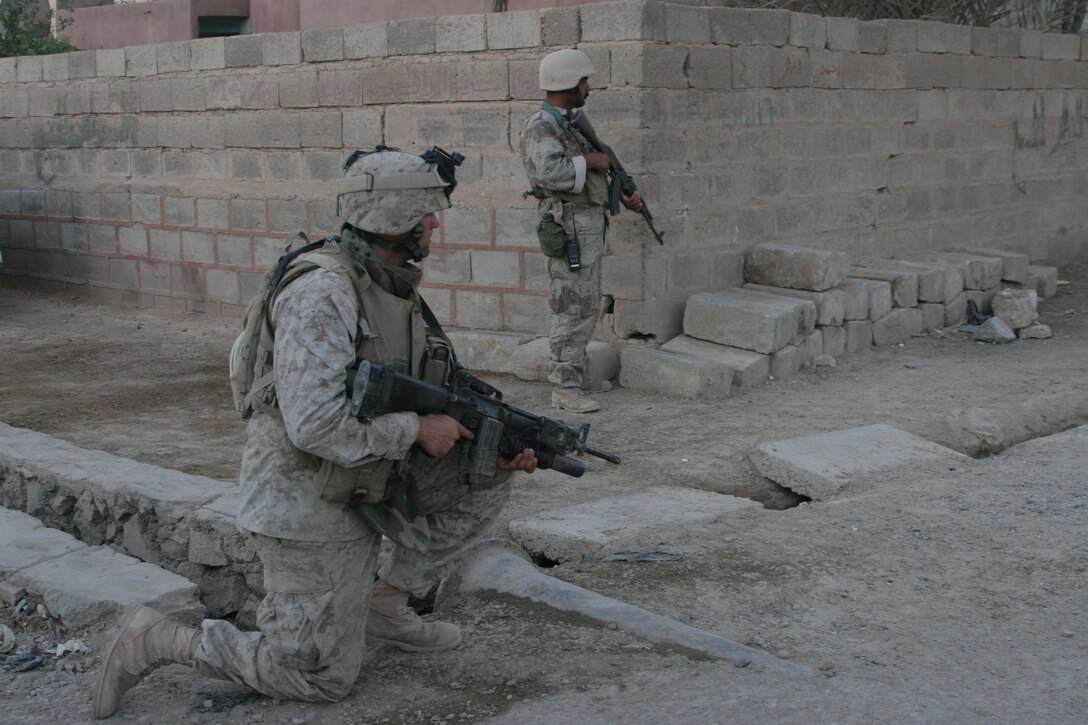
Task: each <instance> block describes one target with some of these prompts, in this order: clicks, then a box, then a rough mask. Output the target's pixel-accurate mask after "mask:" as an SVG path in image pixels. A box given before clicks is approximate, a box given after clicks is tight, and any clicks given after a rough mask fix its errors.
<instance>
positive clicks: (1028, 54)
mask: <svg viewBox="0 0 1088 725" xmlns="http://www.w3.org/2000/svg"><path fill="white" fill-rule="evenodd" d="M1020 57H1021V58H1042V57H1043V32H1042V31H1041V30H1021V31H1020Z"/></svg>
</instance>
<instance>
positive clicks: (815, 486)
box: [748, 423, 972, 499]
mask: <svg viewBox="0 0 1088 725" xmlns="http://www.w3.org/2000/svg"><path fill="white" fill-rule="evenodd" d="M748 458H749V460H751V462H752V464H753V465H754V466H755V467H756V470H757V471H759V473H760V474H761V475H763V476H765V477H767V478H769V479H771V480H772V481H774V482H775V483H777V484H779V485H780V486H784V487H786V488H788V489H790V490H791V491H794V492H796V493H799V494H801V495H802V496H808V497H809V498H812V499H826V498H829V497H831V496H834V495H836V494H838V493H840V492H842V491H843V489H845V488H847V487H848V486H851V485H853V484H857V483H860V482H862V481H865V480H867V479H873V478H875V474H878V473H880V472H882V471H888V470H891V469H897V468H904V467H907V466H918V467H919V468H922V469H929V470H938V469H939V470H947V469H948V467H949V466H962V465H966V464H969V463H970V462H971V460H972V459H971V458H969V457H967V456H965V455H963V454H962V453H958V452H956V451H954V450H952V449H951V448H945V447H944V446H940V445H937V444H936V443H931V442H930V441H927V440H925V439H924V438H919V437H918V436H916V435H912V434H910V433H907V432H906V431H903V430H900V429H898V428H895V427H893V426H890V425H885V424H882V423H878V424H876V425H867V426H862V427H860V428H847V429H846V430H838V431H832V432H830V433H818V434H815V435H808V436H800V437H798V438H786V439H783V440H777V441H769V442H766V443H761V444H759V445H757V446H756V447H755V448H753V449H752V450H751V451H750V452H749V454H748ZM874 483H877V481H874Z"/></svg>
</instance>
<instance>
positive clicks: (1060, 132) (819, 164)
mask: <svg viewBox="0 0 1088 725" xmlns="http://www.w3.org/2000/svg"><path fill="white" fill-rule="evenodd" d="M569 45H577V46H578V47H580V48H582V49H584V50H585V51H586V52H587V53H589V54H590V55H591V56H592V58H593V60H594V63H595V64H596V66H597V68H598V71H599V72H598V74H597V75H596V76H595V77H594V78H593V83H594V85H595V87H596V90H595V91H594V92H593V93H592V95H591V97H590V100H589V103H588V106H587V109H588V112H589V114H590V116H591V118H592V119H593V121H594V124H595V126H596V127H597V129H598V132H599V133H600V134H601V135H602V137H603V138H605V139H606V140H608V141H609V142H610V143H611V145H612V146H613V148H614V149H615V150H616V151H617V153H618V154H620V156H621V158H622V159H623V161H624V163H625V165H626V167H627V168H628V170H629V171H630V172H631V173H633V174H634V175H635V176H636V177H637V179H638V181H639V183H640V185H641V187H642V189H643V192H644V195H645V198H646V200H647V201H648V202H649V204H650V205H651V208H652V210H653V212H654V215H655V217H656V220H657V222H658V226H659V228H660V229H662V230H664V231H665V232H666V245H665V246H663V247H661V246H658V245H657V244H656V242H654V241H653V239H652V237H651V236H650V235H649V234H648V232H647V231H646V230H645V228H644V226H643V223H642V219H641V217H640V216H637V215H633V214H630V213H625V214H622V215H621V216H619V217H616V218H614V219H613V220H612V226H611V229H610V232H609V243H608V247H609V248H608V256H607V257H606V259H605V261H604V267H603V276H604V287H605V292H606V294H607V295H608V300H607V305H606V306H607V309H608V314H607V315H606V319H605V322H604V324H603V325H601V326H600V328H599V330H600V335H601V336H602V337H603V338H605V339H609V338H640V339H643V338H644V339H649V340H651V341H653V340H656V341H658V342H661V341H664V340H667V339H669V338H671V337H673V336H674V335H676V334H678V333H679V332H680V328H681V321H682V317H683V309H684V301H685V300H686V299H687V298H688V297H689V296H691V295H692V294H695V293H698V292H702V291H708V290H709V291H713V290H720V289H724V288H727V287H731V286H736V285H739V284H740V283H741V282H742V260H743V257H744V253H745V252H746V251H747V250H748V249H750V248H751V247H752V246H754V245H755V244H759V243H763V242H772V241H773V242H785V243H789V244H801V245H807V246H813V247H818V248H825V249H836V250H840V251H844V252H847V253H850V254H853V255H876V256H883V257H889V256H903V255H905V254H907V253H912V252H924V251H928V250H937V249H947V248H953V247H963V246H985V247H999V248H1003V249H1010V250H1015V251H1024V252H1027V253H1029V254H1030V255H1031V257H1032V259H1033V261H1038V260H1043V259H1051V260H1054V261H1060V260H1061V259H1062V258H1064V257H1068V256H1071V255H1072V254H1074V253H1077V252H1079V251H1081V249H1082V248H1083V245H1084V241H1085V239H1086V236H1088V226H1086V225H1088V204H1085V203H1084V199H1085V194H1086V192H1088V154H1086V153H1085V151H1086V147H1088V139H1086V138H1085V124H1086V121H1088V111H1086V97H1088V58H1086V57H1085V56H1084V45H1083V43H1081V42H1080V38H1077V37H1073V36H1061V35H1054V34H1042V33H1038V32H1031V31H1015V30H989V29H976V28H967V27H960V26H948V25H943V24H939V23H929V22H903V21H878V22H857V21H853V20H849V19H842V18H834V19H832V18H828V19H825V18H822V17H818V16H809V15H799V14H791V13H787V12H783V11H769V10H746V9H736V8H728V7H720V6H718V5H717V4H715V3H704V4H669V3H662V2H656V1H653V0H625V1H624V2H603V3H594V4H588V5H581V6H579V7H567V8H554V9H548V10H541V11H528V12H514V13H504V14H481V15H461V16H456V17H446V18H413V19H409V20H397V21H389V22H382V23H372V24H368V25H361V26H351V27H344V28H323V29H314V30H305V31H303V32H300V33H282V34H266V35H255V36H241V37H233V38H213V39H204V40H194V41H189V42H182V43H169V44H162V45H158V46H135V47H129V48H124V49H119V50H100V51H83V52H78V53H71V54H67V55H63V56H52V57H24V58H8V59H0V249H2V250H3V253H4V268H3V270H2V272H0V285H4V286H32V287H36V288H45V289H55V290H59V291H64V292H66V293H69V294H81V295H86V296H88V297H91V298H94V299H99V300H105V301H110V302H116V303H124V304H140V305H147V306H155V307H160V308H163V309H164V310H189V311H205V312H211V313H215V314H222V315H230V316H240V311H241V307H242V306H243V305H244V304H245V303H246V302H247V301H248V299H249V297H250V295H251V294H252V292H253V290H254V288H255V286H256V284H257V281H258V280H259V278H260V276H261V274H262V272H263V270H264V269H265V268H266V267H267V266H268V265H269V264H271V263H272V262H273V261H274V260H275V259H276V257H277V256H278V254H279V250H280V248H281V246H282V239H283V237H284V235H285V234H286V233H288V232H290V231H292V230H294V229H303V230H306V231H307V232H308V233H310V234H311V235H320V234H324V233H328V232H332V231H335V229H336V227H337V222H336V219H335V205H334V200H333V198H332V189H333V181H334V180H335V179H336V178H337V177H338V176H339V174H340V165H341V162H342V160H343V158H344V156H345V150H350V149H353V148H359V147H367V146H373V145H374V144H377V143H384V144H387V145H390V146H400V147H403V148H406V149H409V150H415V151H422V150H424V149H426V148H429V147H430V146H431V145H439V146H443V147H444V148H447V149H450V150H457V151H460V152H462V153H464V154H465V155H466V157H467V159H466V162H465V164H464V166H463V167H462V168H461V170H460V171H459V177H460V180H461V185H460V186H459V187H458V190H457V193H456V195H455V197H454V199H455V203H456V207H455V208H454V209H451V210H450V211H448V212H446V213H445V215H444V219H443V228H442V232H441V238H440V239H439V240H438V243H437V244H436V245H435V247H434V251H433V254H432V258H431V259H429V260H428V261H427V262H426V264H425V268H426V270H427V273H426V277H425V287H426V290H425V294H426V296H427V298H428V301H429V302H430V304H431V306H432V307H433V308H434V309H435V311H436V313H437V314H438V315H439V316H440V317H441V318H442V319H443V320H444V321H445V322H447V323H449V324H451V325H454V326H461V327H468V328H477V329H485V330H510V331H518V332H529V333H536V334H543V333H544V332H545V330H546V310H547V306H546V302H545V298H544V295H545V294H546V288H547V275H546V272H545V265H544V260H543V258H542V256H541V255H540V254H539V252H538V250H537V247H536V240H535V233H534V222H535V217H534V206H535V202H534V201H533V200H531V199H530V200H525V199H523V198H522V196H521V192H522V191H523V190H524V189H525V188H526V187H527V184H526V181H525V178H524V173H523V171H522V168H521V163H520V160H519V158H518V155H517V139H518V134H519V131H520V127H521V124H522V121H523V119H524V118H525V117H526V116H527V115H528V114H529V113H530V112H531V111H532V110H533V109H534V108H535V107H536V106H537V104H538V103H539V96H540V92H539V91H538V90H537V88H536V68H537V63H538V61H539V59H540V58H541V57H542V56H543V55H544V54H546V53H547V52H549V51H550V50H553V49H554V48H556V47H560V46H569Z"/></svg>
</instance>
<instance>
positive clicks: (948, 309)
mask: <svg viewBox="0 0 1088 725" xmlns="http://www.w3.org/2000/svg"><path fill="white" fill-rule="evenodd" d="M966 320H967V295H966V294H964V293H963V292H960V293H959V294H958V295H956V296H955V297H953V298H952V299H950V300H949V301H948V302H945V303H944V324H945V327H948V326H950V325H961V324H963V323H964V321H966Z"/></svg>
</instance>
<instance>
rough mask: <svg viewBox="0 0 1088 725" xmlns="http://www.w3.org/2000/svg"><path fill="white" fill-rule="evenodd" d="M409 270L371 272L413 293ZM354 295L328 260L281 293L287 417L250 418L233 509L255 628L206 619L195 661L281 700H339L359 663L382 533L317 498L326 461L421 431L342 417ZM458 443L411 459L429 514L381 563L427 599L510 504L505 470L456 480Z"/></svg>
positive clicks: (279, 337)
mask: <svg viewBox="0 0 1088 725" xmlns="http://www.w3.org/2000/svg"><path fill="white" fill-rule="evenodd" d="M369 267H370V266H369V265H368V269H369ZM407 274H408V275H409V278H408V279H407V281H406V282H405V281H401V282H396V281H394V280H393V279H392V278H391V277H390V276H388V275H385V274H380V273H379V274H371V278H372V279H373V280H375V281H376V282H377V283H378V284H380V285H381V286H382V287H383V288H384V289H386V290H387V291H393V290H394V287H395V288H396V289H395V292H396V294H397V295H398V296H400V297H404V298H407V297H408V296H409V295H410V294H411V292H412V289H413V288H414V286H415V284H416V283H418V281H419V271H418V269H415V268H410V271H409V272H408V273H407ZM357 299H358V298H357V296H356V293H355V291H354V289H353V286H352V284H351V282H350V281H349V280H346V279H345V278H344V277H343V276H342V275H341V274H339V273H337V272H335V271H331V270H326V269H317V270H314V271H312V272H308V273H306V274H304V275H303V276H301V277H300V278H299V279H297V280H296V281H294V282H292V283H291V284H290V285H288V286H287V287H286V288H284V290H283V291H282V292H281V293H280V294H279V295H278V296H277V298H276V302H275V304H274V305H273V309H272V319H273V322H274V324H275V328H276V338H275V349H274V361H275V362H274V367H275V373H276V394H277V396H278V400H279V410H280V411H281V413H282V418H281V417H280V416H278V415H270V414H265V413H261V412H257V413H254V415H253V417H252V418H251V419H250V421H249V428H248V436H249V437H248V441H247V443H246V448H245V452H244V455H243V459H242V470H241V488H242V494H243V499H242V503H241V507H240V513H239V516H238V525H239V527H240V528H241V529H243V530H244V531H246V532H248V533H249V534H250V535H251V536H252V537H253V539H254V541H255V544H256V546H257V550H258V553H259V554H260V558H261V561H262V563H263V565H264V585H265V589H266V590H267V594H266V596H265V598H264V601H263V602H262V603H261V605H260V608H259V609H258V612H257V624H258V626H259V627H260V631H259V632H242V631H239V630H238V629H236V628H235V627H234V626H233V625H231V624H230V623H228V622H224V621H218V620H205V621H204V623H203V625H202V633H203V636H202V638H201V643H200V646H199V648H198V649H197V652H196V654H195V661H196V663H195V667H196V669H197V670H199V671H201V672H203V673H205V674H209V675H213V676H217V677H221V678H223V679H228V680H231V681H233V682H237V683H239V684H244V685H246V686H248V687H250V688H252V689H254V690H256V691H258V692H261V693H263V694H265V695H268V696H270V697H275V698H279V699H297V700H311V701H336V700H339V699H341V698H343V697H344V696H346V695H347V693H348V692H349V691H350V689H351V686H352V684H353V683H354V681H355V679H356V678H357V676H358V674H359V670H360V667H361V665H362V657H363V651H364V642H365V620H366V612H367V603H368V602H369V599H370V592H371V589H372V588H373V585H374V573H375V570H376V569H377V568H378V550H379V544H380V541H381V532H379V530H378V529H376V528H374V527H373V526H372V525H370V524H368V523H367V521H366V520H365V519H364V518H363V516H362V515H360V513H359V510H358V508H357V507H356V506H354V505H352V504H350V503H349V504H344V503H332V502H329V501H325V500H322V499H321V498H320V496H319V495H318V492H317V486H316V485H315V477H316V475H317V470H318V463H319V460H320V459H327V460H330V461H332V462H334V463H337V464H339V465H342V466H347V467H350V466H354V465H358V464H359V463H360V462H361V461H362V460H363V459H365V458H367V457H368V456H374V455H378V456H383V457H387V458H392V459H402V458H404V457H405V456H406V455H409V453H410V448H411V446H412V443H413V441H414V440H415V437H416V434H417V432H418V429H419V419H418V417H417V416H416V414H415V413H396V414H390V415H383V416H378V417H376V418H374V419H373V420H372V421H370V422H369V423H367V424H363V423H361V422H360V421H358V420H356V419H355V418H352V417H351V416H350V415H349V413H348V407H347V405H348V400H347V396H346V395H345V370H346V369H347V368H348V366H349V365H351V364H352V363H353V362H354V360H355V350H356V344H355V342H356V336H357V335H358V334H360V328H359V326H360V315H359V311H358V302H357ZM460 448H461V445H460V444H458V446H455V448H454V450H453V451H451V452H450V454H448V455H447V456H446V457H444V458H442V459H439V460H437V461H435V460H433V459H428V458H427V457H426V456H416V458H418V459H419V465H418V466H417V465H416V463H415V462H413V463H412V464H411V465H410V467H409V471H410V472H412V473H413V474H415V477H416V478H417V480H418V482H419V484H420V486H419V487H420V502H421V504H422V506H421V508H422V509H423V510H424V511H426V512H428V513H427V515H426V516H425V517H419V518H417V519H416V520H415V521H414V522H412V525H411V528H412V531H407V532H405V531H400V532H398V531H397V530H393V531H390V532H386V533H388V534H389V535H390V536H392V537H395V538H396V539H397V540H398V543H397V544H396V545H395V546H394V548H393V551H392V554H391V556H390V557H389V559H388V560H387V561H386V562H384V563H383V564H382V566H381V568H380V572H379V574H380V576H381V578H382V579H384V580H385V581H386V582H388V583H389V584H391V585H392V586H394V587H396V588H398V589H401V590H402V591H407V592H410V593H413V594H416V595H418V596H422V595H423V594H425V593H426V592H427V591H428V590H429V589H430V588H431V586H432V585H433V584H434V582H436V581H437V580H438V578H439V577H440V576H441V574H443V573H444V570H445V569H446V568H448V567H449V566H450V565H452V564H453V563H454V562H455V561H456V559H457V555H458V553H459V551H461V550H462V549H463V547H464V546H465V545H466V544H468V543H470V542H471V541H473V540H474V539H476V538H477V537H478V536H479V535H480V534H481V533H482V531H483V530H484V529H485V528H486V527H487V526H489V525H490V524H491V522H492V521H493V520H494V518H495V516H496V515H497V514H498V512H499V510H500V509H501V508H502V506H503V504H504V503H505V500H506V497H507V493H508V483H509V474H508V473H503V472H501V471H500V472H497V474H496V481H495V486H494V487H493V488H492V489H491V490H489V491H482V492H470V491H469V490H468V488H467V487H466V486H464V485H462V484H461V483H460V481H459V471H458V461H459V457H460ZM413 461H414V459H413ZM375 510H377V511H379V512H380V511H381V510H382V507H381V506H379V507H377V508H376V509H375ZM388 518H389V520H390V521H394V522H395V521H396V520H397V519H398V516H397V515H396V514H395V513H394V514H391V515H390V516H389V517H388ZM400 541H404V542H405V543H406V544H408V546H409V547H413V548H411V549H410V548H407V547H406V546H403V545H401V544H400V543H399V542H400Z"/></svg>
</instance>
